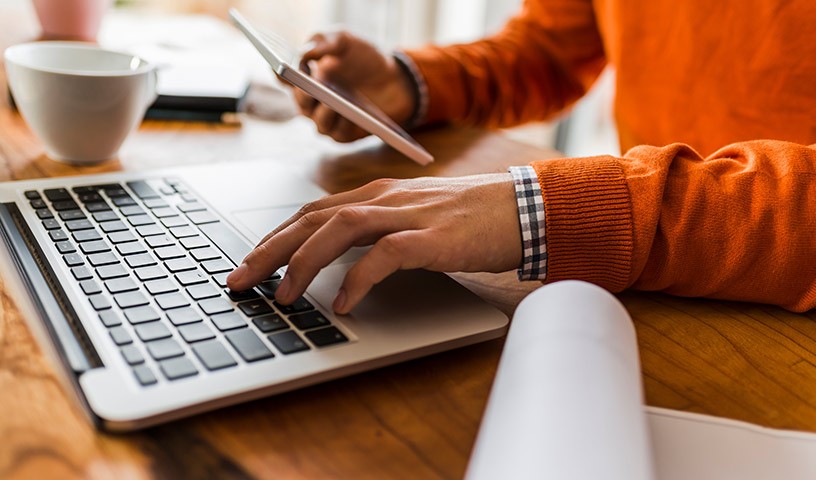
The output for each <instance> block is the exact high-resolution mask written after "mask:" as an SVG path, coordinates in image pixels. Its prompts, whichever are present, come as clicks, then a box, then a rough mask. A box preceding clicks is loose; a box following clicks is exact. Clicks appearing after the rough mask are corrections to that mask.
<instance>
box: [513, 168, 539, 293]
mask: <svg viewBox="0 0 816 480" xmlns="http://www.w3.org/2000/svg"><path fill="white" fill-rule="evenodd" d="M509 170H510V173H511V174H512V175H513V182H514V184H515V187H516V202H517V206H518V213H519V223H520V224H521V248H522V261H521V268H519V270H518V277H519V280H544V279H546V278H547V237H546V236H545V231H544V197H543V195H542V194H541V185H540V184H539V183H538V175H536V172H535V170H534V169H533V167H510V169H509Z"/></svg>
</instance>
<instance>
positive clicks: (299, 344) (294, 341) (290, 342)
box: [267, 330, 309, 355]
mask: <svg viewBox="0 0 816 480" xmlns="http://www.w3.org/2000/svg"><path fill="white" fill-rule="evenodd" d="M267 338H269V341H270V342H272V345H274V346H275V348H277V349H278V350H280V351H281V353H283V354H287V355H288V354H290V353H295V352H302V351H304V350H309V346H308V345H306V342H304V341H303V340H302V339H301V338H300V337H299V336H298V334H297V333H295V332H293V331H292V330H287V331H285V332H280V333H273V334H272V335H269V337H267Z"/></svg>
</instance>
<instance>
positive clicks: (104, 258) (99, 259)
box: [83, 244, 119, 267]
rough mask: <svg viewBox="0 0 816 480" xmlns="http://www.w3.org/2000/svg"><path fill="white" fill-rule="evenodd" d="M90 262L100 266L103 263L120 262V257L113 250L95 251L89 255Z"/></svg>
mask: <svg viewBox="0 0 816 480" xmlns="http://www.w3.org/2000/svg"><path fill="white" fill-rule="evenodd" d="M83 245H84V244H83ZM88 263H90V264H91V265H93V266H94V267H99V266H101V265H111V264H114V263H119V259H118V258H117V257H116V255H114V254H113V252H104V253H94V254H93V255H88Z"/></svg>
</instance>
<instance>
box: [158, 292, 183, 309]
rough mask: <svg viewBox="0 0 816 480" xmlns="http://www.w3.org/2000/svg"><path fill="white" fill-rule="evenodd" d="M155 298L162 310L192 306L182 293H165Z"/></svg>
mask: <svg viewBox="0 0 816 480" xmlns="http://www.w3.org/2000/svg"><path fill="white" fill-rule="evenodd" d="M154 298H155V300H156V303H157V304H158V305H159V308H161V309H162V310H171V309H173V308H179V307H189V306H190V301H189V300H187V297H185V296H184V295H182V294H181V293H165V294H163V295H157V296H156V297H154Z"/></svg>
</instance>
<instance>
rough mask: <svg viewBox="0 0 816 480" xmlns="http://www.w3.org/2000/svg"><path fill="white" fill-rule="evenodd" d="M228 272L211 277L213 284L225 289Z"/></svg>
mask: <svg viewBox="0 0 816 480" xmlns="http://www.w3.org/2000/svg"><path fill="white" fill-rule="evenodd" d="M229 274H230V272H222V273H216V274H215V275H213V276H212V279H213V280H214V281H215V283H216V284H217V285H218V286H219V287H221V288H227V277H228V276H229Z"/></svg>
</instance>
